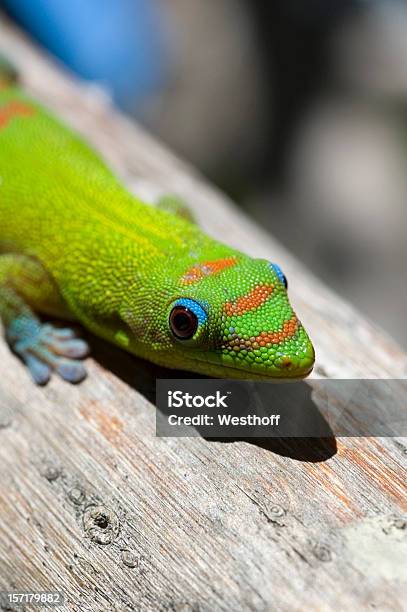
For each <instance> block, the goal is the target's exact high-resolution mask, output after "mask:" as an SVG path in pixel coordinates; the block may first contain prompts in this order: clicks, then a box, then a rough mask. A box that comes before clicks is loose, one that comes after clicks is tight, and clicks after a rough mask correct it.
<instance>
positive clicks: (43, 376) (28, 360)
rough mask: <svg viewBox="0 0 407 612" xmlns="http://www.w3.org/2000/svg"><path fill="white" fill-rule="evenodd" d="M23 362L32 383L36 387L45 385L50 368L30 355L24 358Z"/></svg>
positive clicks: (49, 376)
mask: <svg viewBox="0 0 407 612" xmlns="http://www.w3.org/2000/svg"><path fill="white" fill-rule="evenodd" d="M24 362H25V364H26V366H27V367H28V369H29V371H30V374H31V376H32V379H33V381H34V382H35V383H36V384H37V385H46V384H47V382H48V381H49V379H50V378H51V368H50V367H49V366H47V365H46V364H45V363H43V362H42V361H40V360H39V359H37V358H36V357H34V355H30V354H27V355H26V356H25V358H24Z"/></svg>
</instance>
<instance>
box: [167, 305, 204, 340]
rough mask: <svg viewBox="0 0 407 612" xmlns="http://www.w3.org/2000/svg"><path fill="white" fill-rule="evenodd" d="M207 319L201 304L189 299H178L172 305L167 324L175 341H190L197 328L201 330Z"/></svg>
mask: <svg viewBox="0 0 407 612" xmlns="http://www.w3.org/2000/svg"><path fill="white" fill-rule="evenodd" d="M207 318H208V316H207V314H206V311H205V310H204V308H203V307H202V306H201V304H199V303H198V302H196V301H195V300H192V299H190V298H180V299H178V300H177V301H176V302H175V304H173V307H172V309H171V312H170V315H169V320H168V323H169V326H170V330H171V333H172V335H173V336H174V337H175V338H176V339H177V340H190V339H191V338H193V337H194V336H195V334H196V333H197V331H198V329H199V328H201V329H203V327H204V325H205V323H206V321H207Z"/></svg>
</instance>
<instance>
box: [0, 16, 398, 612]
mask: <svg viewBox="0 0 407 612" xmlns="http://www.w3.org/2000/svg"><path fill="white" fill-rule="evenodd" d="M0 47H1V51H2V52H5V53H7V55H8V56H9V57H10V58H11V59H13V61H15V62H16V64H17V65H18V66H19V68H20V69H21V72H22V75H23V80H24V83H25V85H26V87H27V89H28V91H29V92H31V93H32V94H33V95H34V96H36V97H37V98H38V99H39V100H40V101H42V102H43V103H44V104H45V105H47V106H48V107H50V108H51V109H53V110H54V111H55V112H56V113H57V114H58V115H59V116H60V117H63V118H65V120H66V121H67V122H68V123H70V124H71V125H73V126H74V127H76V128H77V129H78V130H79V131H80V132H81V133H83V134H84V135H85V136H86V137H87V138H88V139H89V140H90V141H91V142H93V143H94V145H95V146H96V147H97V148H98V149H99V150H100V151H101V153H102V154H103V155H104V156H105V157H106V158H107V159H108V160H109V162H110V163H111V164H112V165H113V166H114V168H115V169H116V171H117V172H118V173H119V174H120V175H121V176H122V177H123V179H124V180H125V182H126V183H127V184H128V186H129V188H130V189H135V190H139V189H142V190H143V191H145V192H147V193H152V192H153V190H154V188H152V187H151V185H157V186H158V187H159V188H162V189H163V190H166V191H170V192H174V193H177V194H179V195H181V196H182V197H184V198H185V199H186V200H187V201H188V202H189V203H190V204H191V206H192V207H193V208H194V210H195V211H196V215H197V217H198V219H199V221H200V223H201V225H202V226H203V227H204V228H205V230H206V231H207V232H208V233H210V234H212V235H213V236H215V237H218V238H221V239H226V240H227V241H229V242H230V244H232V245H234V246H236V247H239V248H241V249H242V250H245V251H247V252H249V253H251V254H252V255H254V256H258V257H267V258H269V259H272V260H274V261H278V262H279V263H281V265H282V266H283V267H284V269H285V271H286V272H287V276H288V277H289V279H290V288H291V287H292V290H291V289H290V293H291V297H292V300H293V302H294V304H295V307H296V309H297V310H298V312H299V313H301V318H302V319H303V321H304V324H305V326H306V328H307V329H308V330H309V332H310V335H311V337H312V339H313V341H314V343H315V346H316V351H317V365H316V369H315V374H314V376H315V377H325V376H329V377H334V378H335V377H336V378H341V377H342V378H345V377H349V378H357V377H370V378H405V377H406V376H407V355H406V354H405V353H404V352H403V351H402V350H401V349H400V348H399V347H398V346H397V345H396V343H395V342H393V341H392V340H390V339H389V338H388V337H387V336H386V335H385V334H384V333H382V332H381V331H380V330H379V329H377V327H375V326H374V325H372V324H371V323H369V322H367V321H366V320H365V319H364V318H363V317H362V316H361V315H360V314H359V313H357V312H356V311H355V310H354V309H353V308H352V307H351V306H350V305H349V304H347V303H345V302H344V300H343V299H341V298H340V297H339V296H337V295H336V294H334V293H333V292H332V291H330V290H329V289H328V288H326V287H325V286H324V285H323V284H322V283H321V282H319V281H318V279H316V278H315V277H313V276H312V275H311V274H310V273H309V272H308V271H307V270H306V269H305V268H304V266H303V265H301V263H299V262H298V261H296V260H295V258H294V257H292V256H291V255H290V254H289V253H288V252H287V251H286V250H284V249H283V248H282V247H281V245H279V244H278V242H277V241H276V240H275V239H274V238H272V237H271V236H269V235H267V234H265V233H264V232H263V231H262V230H261V229H260V228H259V227H257V226H256V225H255V224H254V223H253V222H251V221H250V220H249V219H248V218H247V217H246V216H244V215H243V214H242V213H241V212H240V211H238V210H237V209H236V208H235V207H234V206H233V204H232V203H231V202H230V201H228V200H227V198H226V197H225V196H224V195H223V194H221V193H219V192H218V191H217V190H216V189H214V188H213V187H211V186H210V185H208V184H207V183H206V182H205V181H204V180H203V179H202V178H201V177H200V176H198V175H197V173H196V172H194V171H193V170H192V169H191V168H190V167H189V166H188V165H187V164H184V163H182V162H180V161H179V160H178V159H177V158H176V157H175V156H174V155H173V154H171V152H169V151H168V150H166V149H165V147H163V146H162V145H161V144H159V143H157V142H156V141H155V140H154V139H153V138H151V137H150V136H149V135H147V134H146V133H145V132H144V131H143V130H142V129H141V128H140V127H138V126H135V125H134V124H133V123H132V122H130V121H129V120H128V119H126V118H125V117H123V116H122V115H120V113H118V112H117V111H116V110H115V109H113V108H112V107H111V106H110V105H109V103H108V102H107V101H106V99H105V98H104V97H103V96H102V95H101V94H100V92H98V91H96V90H95V89H94V88H92V87H89V86H84V85H82V84H80V83H78V82H74V80H73V79H72V78H70V77H69V76H67V74H66V73H64V72H63V71H62V70H61V68H60V67H58V66H57V65H56V64H53V63H51V62H50V60H49V59H47V58H45V56H44V55H43V53H41V52H40V51H39V50H38V49H36V48H34V46H33V45H32V44H31V43H29V42H28V41H27V40H26V39H25V38H24V37H23V36H22V35H21V34H20V33H19V32H17V31H16V30H15V29H13V28H12V27H11V26H10V25H9V24H8V22H6V21H3V22H2V23H1V24H0ZM0 172H1V169H0ZM17 207H18V203H16V209H17ZM92 346H93V355H94V358H93V359H89V377H88V379H87V380H86V381H85V382H84V383H83V384H81V385H79V386H69V385H68V384H66V383H63V382H62V381H60V380H58V379H57V378H54V379H53V380H52V382H51V383H50V384H49V385H48V386H46V387H45V388H37V387H35V386H34V385H33V384H32V383H31V381H30V380H29V377H28V375H27V372H26V371H25V370H24V368H23V367H22V365H21V364H20V363H19V361H18V360H17V359H16V358H15V357H14V356H13V355H11V354H10V351H9V350H8V348H7V346H6V345H5V343H4V342H3V341H1V342H0V363H1V379H0V465H1V480H0V590H8V591H10V590H29V591H32V590H58V591H63V592H65V594H66V602H65V605H64V606H63V607H62V608H60V609H63V610H73V611H78V612H79V611H82V610H83V611H84V610H89V611H90V610H91V611H99V610H103V611H104V610H120V611H121V610H143V611H144V610H146V611H147V610H172V611H187V610H191V611H200V612H202V611H206V610H208V611H209V610H219V611H223V610H225V611H228V610H234V611H240V610H259V611H268V610H304V609H311V610H345V609H351V610H355V609H357V610H360V609H366V610H367V609H380V610H402V609H405V601H406V595H407V589H406V581H407V567H406V558H407V542H406V537H405V536H406V533H407V522H406V516H407V502H406V487H405V467H406V459H407V445H406V443H405V441H403V440H401V439H391V438H375V439H374V438H359V439H357V438H346V439H345V438H343V439H337V440H325V441H320V442H319V441H315V440H308V441H307V440H294V441H292V440H291V441H289V440H286V441H283V442H281V443H279V444H277V443H275V442H274V443H271V442H270V441H269V442H265V441H259V440H257V441H256V440H252V441H251V442H244V441H242V442H237V441H235V442H234V441H230V442H216V441H213V440H212V441H211V440H204V439H202V438H163V439H160V438H156V437H155V408H154V406H153V405H152V403H151V400H152V398H153V397H154V385H155V380H156V378H157V377H159V376H161V377H163V376H168V374H170V375H171V373H169V372H168V371H166V370H163V369H161V368H157V367H154V366H152V365H150V364H147V363H145V362H142V361H140V360H137V359H135V358H133V357H131V356H129V355H126V354H125V353H123V352H121V351H119V350H118V349H116V348H114V347H111V346H108V345H106V344H105V343H103V342H101V341H98V340H96V339H92ZM27 609H29V608H27Z"/></svg>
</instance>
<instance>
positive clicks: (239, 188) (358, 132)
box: [0, 0, 407, 347]
mask: <svg viewBox="0 0 407 612" xmlns="http://www.w3.org/2000/svg"><path fill="white" fill-rule="evenodd" d="M0 4H1V0H0ZM2 5H3V7H4V8H5V9H6V10H7V11H8V13H9V16H11V17H12V18H13V19H15V20H16V21H17V22H18V23H19V24H20V25H21V26H22V27H23V28H25V29H26V30H27V31H28V32H29V33H30V35H31V36H33V37H34V38H35V39H36V40H37V41H38V43H39V44H41V45H43V46H44V47H46V48H47V49H48V51H49V52H50V53H52V54H53V55H55V56H56V57H57V58H59V60H60V61H62V62H63V63H64V64H65V65H66V66H67V67H68V68H69V69H71V70H72V71H74V72H75V73H76V74H77V75H78V76H79V77H81V78H82V79H85V80H87V81H90V82H93V83H97V84H98V85H99V86H100V87H103V88H104V89H105V90H106V91H107V92H108V93H109V95H110V96H111V97H112V99H113V100H114V102H115V103H116V104H117V105H118V106H119V107H121V108H122V109H123V110H124V111H125V112H127V113H128V114H129V115H131V116H133V117H135V118H136V119H137V120H139V121H141V122H142V123H143V124H144V125H145V126H147V127H148V129H149V130H150V131H152V132H153V133H155V134H156V135H157V136H158V137H159V138H160V139H161V140H163V141H165V142H166V143H167V144H168V145H170V146H171V147H172V148H173V149H174V150H175V151H176V152H178V153H179V154H180V155H182V156H183V157H185V158H187V159H189V160H190V161H191V162H192V163H193V164H195V165H196V166H197V167H198V168H200V169H201V171H202V172H203V173H205V174H206V175H207V176H208V177H209V178H210V179H211V180H212V181H214V182H215V183H216V184H217V185H219V186H220V187H221V188H222V189H224V190H225V191H226V192H227V193H229V194H230V195H231V196H232V197H233V198H234V199H235V200H236V201H237V202H238V203H239V204H240V205H241V206H242V207H244V208H245V209H246V211H247V212H248V213H249V214H251V215H252V216H254V217H255V218H256V219H257V220H258V221H260V222H261V224H262V225H263V226H265V227H267V228H268V229H269V230H270V231H271V232H272V233H273V234H274V235H276V236H277V237H278V238H279V239H280V240H281V241H282V242H283V243H285V244H286V245H287V246H288V247H289V248H290V249H291V251H293V252H294V253H295V254H296V255H297V256H298V257H299V258H301V259H302V260H303V261H304V262H305V263H306V264H307V265H308V266H309V267H310V268H311V269H312V270H313V271H314V272H315V273H316V274H317V275H318V276H320V277H322V278H323V279H324V280H325V281H326V282H327V283H328V284H330V285H331V286H333V287H334V288H335V289H336V290H337V291H339V292H340V293H341V294H343V295H344V296H345V297H347V298H348V299H349V300H350V301H352V302H353V303H355V304H356V305H357V306H358V307H359V308H360V309H361V310H363V311H364V312H365V313H366V314H367V315H368V316H370V317H371V318H372V319H374V320H376V321H377V322H378V323H380V324H381V325H382V326H383V327H384V328H386V329H387V330H388V331H389V332H390V333H391V334H392V335H393V336H394V337H395V338H396V339H397V340H398V341H399V342H400V343H402V344H404V346H405V347H407V325H406V324H405V316H406V313H407V282H406V280H407V272H406V262H407V210H406V201H407V172H406V160H407V142H406V135H407V3H406V2H405V1H402V0H370V1H369V0H330V1H329V2H327V1H326V0H306V1H301V2H298V0H275V1H274V2H264V1H262V0H221V1H220V2H207V1H200V2H199V1H195V2H191V1H190V0H172V1H171V2H166V1H165V0H86V1H83V0H82V1H81V0H70V2H66V1H65V0H35V2H33V1H32V0H3V2H2Z"/></svg>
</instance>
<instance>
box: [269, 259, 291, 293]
mask: <svg viewBox="0 0 407 612" xmlns="http://www.w3.org/2000/svg"><path fill="white" fill-rule="evenodd" d="M270 267H271V268H272V270H274V272H275V273H276V274H277V276H278V278H279V280H280V281H281V282H282V283H283V285H284V287H285V288H286V289H287V284H288V283H287V279H286V277H285V274H284V272H283V271H282V269H281V268H280V266H279V265H278V264H276V263H272V262H270Z"/></svg>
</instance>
